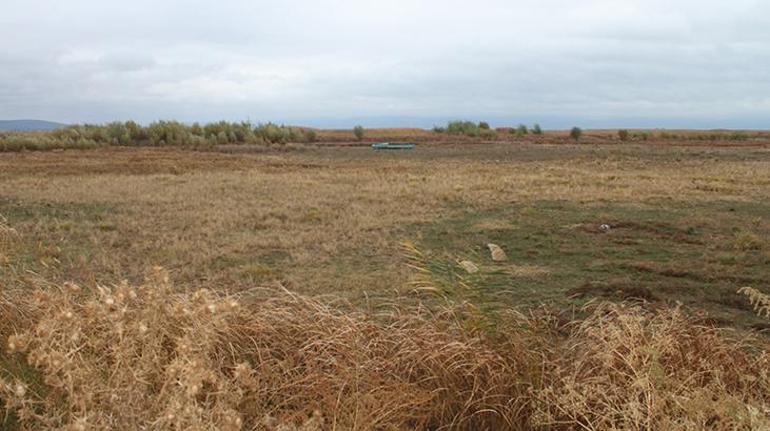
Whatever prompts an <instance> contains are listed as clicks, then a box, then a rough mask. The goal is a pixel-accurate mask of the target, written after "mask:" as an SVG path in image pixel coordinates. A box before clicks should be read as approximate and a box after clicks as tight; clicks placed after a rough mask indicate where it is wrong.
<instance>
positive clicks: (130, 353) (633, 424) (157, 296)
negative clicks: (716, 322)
mask: <svg viewBox="0 0 770 431" xmlns="http://www.w3.org/2000/svg"><path fill="white" fill-rule="evenodd" d="M265 293H268V294H265ZM34 296H35V305H34V307H35V308H34V313H33V314H32V315H31V316H28V322H27V326H26V327H25V328H24V329H23V330H21V331H20V332H19V333H18V334H15V335H12V336H10V337H8V339H7V340H6V348H7V353H6V354H7V355H8V356H7V360H8V361H9V363H11V362H13V363H16V364H17V365H16V366H13V367H6V369H5V370H4V376H3V379H2V384H0V393H1V394H2V395H0V397H2V398H3V399H4V401H5V406H6V409H7V410H8V411H9V412H13V415H14V416H15V417H16V418H17V419H18V421H19V427H20V428H22V429H73V430H80V429H275V430H279V429H280V430H292V429H296V430H300V429H301V430H316V429H319V430H320V429H360V430H365V429H366V430H368V429H441V428H445V429H555V430H562V429H563V430H572V429H597V430H599V429H633V430H652V429H725V430H728V429H730V430H733V429H764V428H763V427H767V426H770V421H768V417H769V416H768V415H770V409H769V406H770V367H768V365H770V362H769V361H770V357H769V356H768V354H767V352H766V350H764V349H758V346H761V344H752V343H750V342H748V341H741V340H738V339H735V338H734V337H732V336H730V335H729V334H726V333H724V332H723V331H720V330H718V329H715V328H713V327H710V326H708V325H705V324H703V323H701V322H700V321H699V320H697V318H694V317H688V316H687V315H686V314H685V313H684V312H682V311H680V310H677V309H674V310H662V311H658V312H652V311H645V310H643V309H641V308H638V307H633V306H628V305H610V304H604V305H601V306H596V307H595V308H593V309H592V310H591V313H590V317H588V318H586V319H583V320H577V321H572V322H567V323H565V322H560V320H559V319H555V318H554V316H553V315H549V314H533V315H531V316H529V317H523V316H521V315H519V314H511V313H506V318H505V319H503V320H502V321H501V323H500V325H501V327H500V328H499V329H500V330H499V331H496V332H495V335H494V336H490V335H487V333H485V332H483V331H477V330H474V329H471V327H469V326H468V325H464V324H462V321H463V320H464V318H465V317H467V316H465V315H464V311H463V310H462V309H461V308H454V309H450V308H445V309H444V311H443V312H441V313H436V312H435V311H434V312H429V311H428V309H427V308H412V309H404V308H401V309H399V308H391V309H389V310H388V311H387V312H381V313H377V314H364V313H360V312H351V311H342V310H340V309H337V308H334V307H331V306H329V305H326V304H323V303H321V302H318V301H316V300H312V299H308V298H304V297H300V296H296V295H292V294H290V293H288V292H276V291H272V292H260V291H252V292H247V293H241V294H240V295H239V296H237V297H236V296H222V295H218V294H216V293H215V292H212V291H207V290H199V291H197V292H194V293H178V292H177V291H176V290H175V289H174V288H173V287H172V285H171V284H170V283H169V281H168V276H167V275H166V274H165V272H164V271H162V270H160V269H156V270H154V271H153V272H152V273H151V274H150V276H149V277H148V279H147V282H146V283H144V284H142V285H141V286H130V285H128V284H121V285H118V286H114V287H111V288H107V287H100V288H98V289H95V290H88V289H83V288H80V287H78V286H75V285H73V284H67V285H64V286H61V287H55V288H49V289H42V288H41V289H40V290H38V291H36V292H35V295H34ZM501 334H507V335H505V336H501ZM764 346H765V347H766V344H765V345H764ZM18 364H23V366H21V365H18ZM14 370H16V371H14ZM18 370H25V371H24V372H19V371H18Z"/></svg>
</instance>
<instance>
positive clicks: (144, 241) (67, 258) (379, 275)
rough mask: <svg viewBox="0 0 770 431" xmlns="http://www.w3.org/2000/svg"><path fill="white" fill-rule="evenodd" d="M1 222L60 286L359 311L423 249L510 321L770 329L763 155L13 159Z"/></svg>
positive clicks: (734, 148) (405, 279) (768, 202)
mask: <svg viewBox="0 0 770 431" xmlns="http://www.w3.org/2000/svg"><path fill="white" fill-rule="evenodd" d="M0 214H3V215H4V216H5V217H6V218H7V221H8V224H9V225H11V226H13V227H14V228H15V229H16V230H17V231H18V232H19V233H20V234H21V235H20V237H21V238H23V242H24V246H23V247H21V248H20V249H19V250H18V253H19V256H18V257H19V258H20V261H21V262H23V265H24V268H25V270H27V271H32V272H34V273H36V274H39V275H41V276H42V277H43V278H45V279H47V280H50V281H52V282H64V281H74V282H77V283H84V284H92V285H93V284H105V285H109V284H112V283H117V282H119V281H121V280H124V279H126V280H128V281H130V282H132V283H138V282H140V281H141V280H142V279H143V277H144V275H145V274H146V273H147V271H148V269H149V268H151V267H153V266H155V265H159V266H162V267H164V268H166V269H167V270H168V271H169V272H170V274H171V277H172V279H173V280H174V281H175V282H176V283H178V284H179V285H180V286H186V288H189V289H195V288H198V287H207V288H213V289H216V290H221V291H223V292H238V291H242V290H244V289H248V288H250V287H253V286H255V285H256V286H283V287H285V288H286V289H289V290H291V291H296V292H299V293H302V294H307V295H327V296H329V297H335V298H344V299H345V300H347V301H349V302H350V303H351V304H354V305H362V306H363V305H366V304H369V303H371V301H376V300H377V298H381V299H383V300H390V299H392V298H394V297H396V296H398V297H401V298H403V297H406V298H409V296H410V292H412V291H413V289H414V286H413V283H410V282H411V281H413V278H414V275H415V271H414V270H413V269H412V268H410V266H409V256H408V252H405V249H404V244H411V245H413V246H414V247H415V248H417V249H418V250H420V252H421V253H423V254H424V255H425V256H426V257H425V258H426V259H427V260H428V261H429V262H432V263H435V264H436V265H439V266H441V265H445V266H446V265H448V266H450V267H451V266H453V265H454V266H456V265H455V264H456V263H457V262H459V261H462V260H470V261H471V262H474V263H475V264H476V265H477V266H479V267H480V268H481V274H484V278H483V284H484V285H485V287H486V289H487V291H488V292H489V293H490V294H492V295H493V296H494V298H495V300H496V301H502V302H504V303H505V304H506V305H512V306H514V307H525V308H526V307H531V306H538V305H541V304H547V305H549V306H556V307H579V306H581V305H583V304H585V303H586V302H588V301H591V300H595V299H610V300H632V301H637V300H643V301H646V302H647V303H648V304H650V305H651V306H655V305H656V304H657V305H663V304H667V305H676V304H682V305H684V306H686V307H691V308H693V309H699V310H701V309H705V310H707V311H708V312H709V313H710V315H711V316H712V318H713V319H714V321H715V322H717V323H718V324H720V325H727V326H736V325H737V326H739V327H748V326H755V327H762V326H763V325H766V323H763V322H766V320H765V319H762V318H760V317H757V316H756V315H755V314H754V313H753V312H752V310H751V306H750V305H749V304H748V302H747V301H746V300H745V298H743V297H742V296H740V295H738V294H737V293H736V291H737V290H738V289H739V288H741V287H743V286H753V287H755V288H759V289H768V288H769V287H770V285H768V283H770V248H769V247H768V241H767V240H768V236H769V235H770V216H769V215H770V147H768V146H767V145H766V144H757V145H747V144H742V145H705V144H702V145H694V144H688V145H676V144H656V143H654V142H651V143H626V144H574V143H569V142H566V141H564V142H556V143H532V142H529V143H528V142H514V143H511V142H495V143H485V144H484V143H467V142H466V143H462V142H461V143H442V144H436V143H430V142H425V143H420V144H419V145H418V147H417V149H415V150H413V151H390V152H377V151H373V150H372V149H370V148H368V147H367V146H341V145H331V144H318V145H315V146H305V147H301V148H298V149H294V150H292V151H279V150H267V151H260V152H250V151H244V150H242V149H240V148H239V147H233V148H230V149H229V150H228V149H224V150H223V149H218V150H216V151H213V150H212V151H186V150H181V149H176V148H120V147H110V148H101V149H96V150H91V151H78V150H66V151H55V152H22V153H8V154H4V155H2V157H1V158H0ZM603 225H604V226H603ZM488 243H494V244H498V245H500V246H501V247H502V248H503V249H504V250H505V252H506V254H507V256H508V259H507V260H506V261H504V262H493V261H492V260H491V259H490V257H489V254H488V251H487V248H486V244H488ZM3 271H4V270H3V269H2V268H0V279H1V278H2V277H5V276H8V274H4V273H3Z"/></svg>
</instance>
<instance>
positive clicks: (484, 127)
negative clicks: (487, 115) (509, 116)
mask: <svg viewBox="0 0 770 431" xmlns="http://www.w3.org/2000/svg"><path fill="white" fill-rule="evenodd" d="M479 129H481V130H489V123H487V122H486V121H479Z"/></svg>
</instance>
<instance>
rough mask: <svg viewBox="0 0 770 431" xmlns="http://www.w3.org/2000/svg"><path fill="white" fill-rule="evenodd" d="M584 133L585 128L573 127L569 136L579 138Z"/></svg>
mask: <svg viewBox="0 0 770 431" xmlns="http://www.w3.org/2000/svg"><path fill="white" fill-rule="evenodd" d="M582 135H583V130H582V129H581V128H580V127H573V128H572V130H570V131H569V137H570V138H572V139H574V140H576V141H577V140H578V139H580V136H582Z"/></svg>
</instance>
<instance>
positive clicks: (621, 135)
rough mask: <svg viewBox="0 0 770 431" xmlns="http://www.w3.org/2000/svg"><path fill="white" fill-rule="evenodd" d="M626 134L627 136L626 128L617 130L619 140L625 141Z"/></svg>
mask: <svg viewBox="0 0 770 431" xmlns="http://www.w3.org/2000/svg"><path fill="white" fill-rule="evenodd" d="M628 136H629V133H628V130H626V129H621V130H618V138H620V140H621V141H627V140H628Z"/></svg>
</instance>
